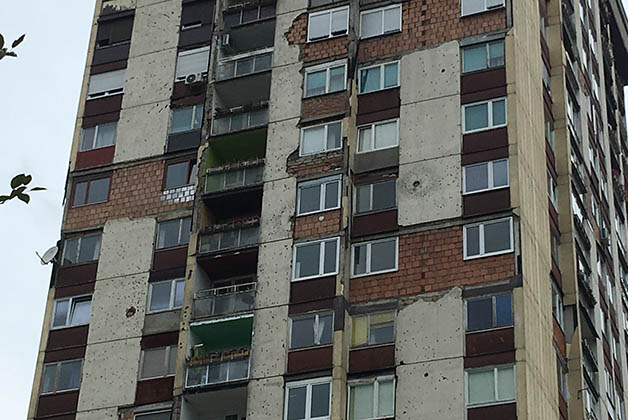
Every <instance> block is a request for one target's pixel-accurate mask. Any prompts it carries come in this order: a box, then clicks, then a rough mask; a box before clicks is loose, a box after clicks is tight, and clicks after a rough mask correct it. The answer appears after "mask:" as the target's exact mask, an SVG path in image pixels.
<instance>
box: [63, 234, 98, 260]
mask: <svg viewBox="0 0 628 420" xmlns="http://www.w3.org/2000/svg"><path fill="white" fill-rule="evenodd" d="M90 236H100V239H99V240H98V258H96V259H94V260H87V261H78V258H79V255H81V244H82V242H83V238H87V237H90ZM74 239H78V245H77V246H76V259H77V262H75V263H69V264H65V253H66V252H67V249H68V247H67V242H68V241H71V240H74ZM101 246H102V232H97V233H89V234H86V235H80V236H72V237H69V238H64V239H63V253H62V255H61V264H60V265H61V266H71V265H78V264H89V263H93V262H94V261H98V260H99V259H100V249H101Z"/></svg>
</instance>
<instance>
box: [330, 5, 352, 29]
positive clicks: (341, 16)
mask: <svg viewBox="0 0 628 420" xmlns="http://www.w3.org/2000/svg"><path fill="white" fill-rule="evenodd" d="M348 18H349V10H348V9H344V10H337V11H335V12H334V13H332V15H331V33H332V35H340V34H344V33H346V32H347V20H348Z"/></svg>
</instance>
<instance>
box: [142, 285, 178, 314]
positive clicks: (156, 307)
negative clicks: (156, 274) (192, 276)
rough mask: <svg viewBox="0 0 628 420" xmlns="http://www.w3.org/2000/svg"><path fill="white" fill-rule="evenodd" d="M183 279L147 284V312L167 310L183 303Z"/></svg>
mask: <svg viewBox="0 0 628 420" xmlns="http://www.w3.org/2000/svg"><path fill="white" fill-rule="evenodd" d="M184 287H185V280H184V279H179V280H168V281H160V282H155V283H150V284H149V291H148V312H157V311H168V310H170V309H176V308H180V307H181V305H183V289H184Z"/></svg>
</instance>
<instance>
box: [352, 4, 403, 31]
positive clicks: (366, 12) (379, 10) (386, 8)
mask: <svg viewBox="0 0 628 420" xmlns="http://www.w3.org/2000/svg"><path fill="white" fill-rule="evenodd" d="M389 9H399V29H396V30H394V31H388V32H385V31H384V11H386V10H389ZM372 13H381V14H382V27H381V31H379V32H378V33H377V34H374V35H369V36H364V35H362V28H363V20H364V19H363V18H364V16H365V15H370V14H372ZM402 25H403V8H402V7H401V4H393V5H390V6H386V7H378V8H376V9H368V10H364V11H362V12H360V39H371V38H375V37H378V36H382V35H388V34H396V33H399V32H401V30H402Z"/></svg>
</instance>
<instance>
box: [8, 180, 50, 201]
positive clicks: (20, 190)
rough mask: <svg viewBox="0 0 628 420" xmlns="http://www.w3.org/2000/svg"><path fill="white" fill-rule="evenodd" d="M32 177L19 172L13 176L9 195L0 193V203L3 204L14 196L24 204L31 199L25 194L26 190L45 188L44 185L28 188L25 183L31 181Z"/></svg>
mask: <svg viewBox="0 0 628 420" xmlns="http://www.w3.org/2000/svg"><path fill="white" fill-rule="evenodd" d="M32 180H33V177H32V176H30V175H25V174H19V175H16V176H14V177H13V179H12V180H11V193H10V194H9V195H0V204H4V203H6V202H7V201H9V200H12V199H14V198H16V197H17V198H18V200H22V201H23V202H25V203H26V204H28V202H29V201H30V200H31V197H30V196H29V195H28V194H26V193H27V192H32V191H43V190H45V189H46V188H44V187H32V188H30V189H28V187H27V185H28V184H30V183H31V181H32Z"/></svg>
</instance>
